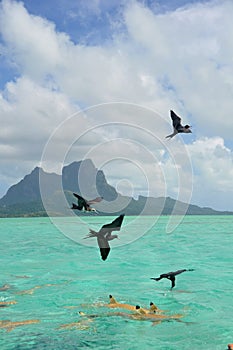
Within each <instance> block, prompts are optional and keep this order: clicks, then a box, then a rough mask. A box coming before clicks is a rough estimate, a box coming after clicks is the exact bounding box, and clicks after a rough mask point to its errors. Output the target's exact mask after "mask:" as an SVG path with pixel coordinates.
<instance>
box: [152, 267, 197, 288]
mask: <svg viewBox="0 0 233 350" xmlns="http://www.w3.org/2000/svg"><path fill="white" fill-rule="evenodd" d="M185 271H194V269H183V270H178V271H174V272H173V271H171V272H167V273H163V274H162V275H160V276H159V277H157V278H154V277H151V280H155V281H160V280H161V279H162V278H167V279H168V280H170V281H171V283H172V286H171V289H172V288H173V287H175V276H176V275H179V274H180V273H182V272H185Z"/></svg>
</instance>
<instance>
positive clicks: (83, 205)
mask: <svg viewBox="0 0 233 350" xmlns="http://www.w3.org/2000/svg"><path fill="white" fill-rule="evenodd" d="M73 195H74V196H75V197H76V198H77V199H78V205H77V204H75V203H72V207H71V209H78V210H84V211H87V212H88V211H95V212H96V209H95V208H91V204H93V203H98V202H101V201H102V199H103V197H97V198H95V199H92V200H89V201H88V200H86V199H84V198H83V197H81V196H80V195H79V194H77V193H73Z"/></svg>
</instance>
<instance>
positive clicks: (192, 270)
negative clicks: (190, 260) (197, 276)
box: [187, 269, 195, 271]
mask: <svg viewBox="0 0 233 350" xmlns="http://www.w3.org/2000/svg"><path fill="white" fill-rule="evenodd" d="M187 271H195V270H194V269H188V270H187Z"/></svg>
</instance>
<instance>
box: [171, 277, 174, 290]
mask: <svg viewBox="0 0 233 350" xmlns="http://www.w3.org/2000/svg"><path fill="white" fill-rule="evenodd" d="M170 281H171V283H172V288H173V287H175V276H171V278H170Z"/></svg>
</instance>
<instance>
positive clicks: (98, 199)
mask: <svg viewBox="0 0 233 350" xmlns="http://www.w3.org/2000/svg"><path fill="white" fill-rule="evenodd" d="M102 199H103V198H102V197H96V198H95V199H91V200H89V201H87V204H92V203H99V202H101V201H102Z"/></svg>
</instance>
